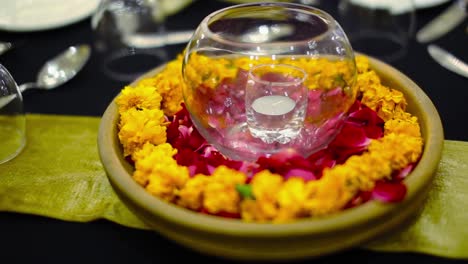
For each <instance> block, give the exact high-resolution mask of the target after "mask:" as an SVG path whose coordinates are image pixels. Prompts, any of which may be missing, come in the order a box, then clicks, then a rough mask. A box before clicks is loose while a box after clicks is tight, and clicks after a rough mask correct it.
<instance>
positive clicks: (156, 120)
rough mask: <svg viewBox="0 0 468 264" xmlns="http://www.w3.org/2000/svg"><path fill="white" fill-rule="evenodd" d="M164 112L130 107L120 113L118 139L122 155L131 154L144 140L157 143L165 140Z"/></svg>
mask: <svg viewBox="0 0 468 264" xmlns="http://www.w3.org/2000/svg"><path fill="white" fill-rule="evenodd" d="M164 121H165V119H164V113H163V112H162V111H161V110H159V109H142V110H137V109H135V108H131V109H129V110H128V111H126V112H123V113H121V115H120V123H119V127H120V130H119V133H118V136H119V139H120V142H121V143H122V145H123V148H124V156H128V155H131V154H132V153H133V152H135V150H137V149H139V148H141V147H142V146H143V145H144V144H145V143H146V142H150V143H152V144H154V145H159V144H162V143H165V142H166V127H165V126H164V125H163V124H164Z"/></svg>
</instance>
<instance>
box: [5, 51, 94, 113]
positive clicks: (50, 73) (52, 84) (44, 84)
mask: <svg viewBox="0 0 468 264" xmlns="http://www.w3.org/2000/svg"><path fill="white" fill-rule="evenodd" d="M90 54H91V48H90V46H89V45H86V44H83V45H78V46H71V47H69V48H68V49H66V50H65V51H63V52H62V53H60V54H59V55H57V56H56V57H54V58H52V59H51V60H49V61H47V62H46V63H45V64H44V66H42V68H41V70H40V71H39V73H38V75H37V78H36V82H30V83H24V84H21V85H20V86H18V88H19V90H20V92H21V93H23V92H24V91H25V90H27V89H30V88H38V89H45V90H50V89H54V88H57V87H58V86H60V85H62V84H64V83H65V82H67V81H69V80H70V79H71V78H73V77H74V76H75V75H76V74H77V73H78V72H79V71H80V70H81V69H82V68H83V66H84V65H85V64H86V62H87V61H88V59H89V56H90ZM15 97H16V94H12V95H9V96H5V97H1V98H0V109H1V108H2V107H4V106H5V105H7V104H9V103H10V102H11V101H12V100H13V99H15Z"/></svg>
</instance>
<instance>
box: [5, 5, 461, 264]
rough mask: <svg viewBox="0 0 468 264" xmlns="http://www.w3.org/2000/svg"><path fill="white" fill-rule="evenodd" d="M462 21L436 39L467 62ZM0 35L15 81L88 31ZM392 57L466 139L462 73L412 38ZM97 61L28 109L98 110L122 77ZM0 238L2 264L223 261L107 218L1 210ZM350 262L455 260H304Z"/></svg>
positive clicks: (426, 14) (342, 256)
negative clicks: (403, 52) (79, 219)
mask: <svg viewBox="0 0 468 264" xmlns="http://www.w3.org/2000/svg"><path fill="white" fill-rule="evenodd" d="M226 5H227V4H226V3H223V2H218V1H201V0H199V1H196V2H194V3H193V4H192V5H191V6H189V7H188V8H186V9H184V10H183V11H181V12H179V13H178V14H175V15H173V16H170V17H169V18H168V19H167V28H168V29H169V30H182V29H194V28H196V26H197V25H198V24H199V22H200V21H201V20H202V19H203V17H205V16H206V15H207V14H209V13H211V12H212V11H214V10H217V9H219V8H221V7H224V6H226ZM447 6H448V3H447V4H443V5H440V6H436V7H432V8H427V9H421V10H418V11H417V25H418V28H420V27H421V26H422V25H424V24H425V23H427V22H428V21H429V20H430V19H431V18H433V17H435V16H436V15H437V14H438V13H439V12H441V11H442V10H443V9H444V8H446V7H447ZM0 8H1V5H0ZM466 27H467V24H466V22H465V23H462V25H460V26H458V27H457V28H456V29H455V30H453V31H452V32H450V33H449V34H447V35H445V36H444V37H442V38H440V39H438V40H437V41H435V43H437V44H439V45H440V46H443V47H445V48H446V49H448V50H450V51H452V52H453V53H454V54H456V55H457V56H459V57H460V58H463V59H464V60H465V61H468V49H467V47H468V46H467V40H468V34H467V32H466ZM1 40H3V41H12V42H13V43H14V45H15V48H14V49H13V50H11V51H9V52H7V53H6V54H4V55H2V56H0V63H2V64H3V65H4V66H5V67H6V68H7V69H8V70H9V71H10V73H11V74H12V75H13V76H14V78H15V79H16V81H17V83H18V84H21V83H24V82H30V81H33V80H35V78H36V74H37V72H38V70H39V68H40V67H41V66H42V64H43V62H44V61H46V60H47V59H49V58H50V57H52V56H53V55H55V54H57V53H58V52H60V51H61V50H63V49H64V48H65V47H67V46H69V45H73V44H77V43H88V44H92V43H93V35H92V31H91V25H90V19H89V18H88V19H86V20H83V21H81V22H78V23H76V24H73V25H70V26H66V27H63V28H59V29H54V30H47V31H40V32H32V33H14V32H7V31H0V41H1ZM183 49H184V45H174V46H170V47H168V48H167V50H168V52H169V54H170V55H169V56H170V57H171V58H173V57H175V56H176V55H177V54H178V53H180V52H181V51H182V50H183ZM391 64H392V65H393V66H395V67H396V68H397V69H399V70H400V71H402V72H403V73H405V74H406V75H407V76H408V77H409V78H411V79H412V80H414V81H415V82H416V83H417V84H419V86H420V87H421V88H422V89H423V90H424V92H426V93H427V95H428V96H429V97H430V98H431V100H432V101H433V102H434V104H435V106H436V108H437V109H438V111H439V114H440V116H441V118H442V122H443V125H444V130H445V138H446V139H452V140H464V141H467V140H468V122H467V116H468V107H467V105H468V104H467V101H468V85H467V84H468V80H467V79H466V78H463V77H461V76H458V75H456V74H454V73H452V72H449V71H447V70H445V69H444V68H442V67H441V66H439V65H438V64H436V63H435V62H434V61H433V60H432V59H431V58H430V57H429V55H428V53H427V51H426V45H422V44H419V43H417V42H416V41H415V40H412V41H411V43H410V46H409V49H408V53H407V56H405V57H404V58H402V59H399V60H397V61H394V62H392V63H391ZM99 65H100V64H99V61H98V58H97V57H96V56H92V57H91V60H90V61H89V63H88V64H87V65H86V66H85V68H84V69H83V71H82V72H80V73H79V74H78V75H77V76H76V77H75V78H74V79H72V80H71V81H70V82H69V83H67V84H65V85H63V86H62V87H60V88H58V89H55V90H51V91H41V90H31V91H27V92H26V93H25V96H24V103H25V110H26V112H29V113H47V114H62V115H90V116H101V115H102V114H103V112H104V110H105V108H106V107H107V105H108V104H109V103H110V102H111V100H112V99H113V97H114V96H115V95H117V93H118V92H119V91H120V90H121V88H122V87H123V85H125V83H123V82H119V81H115V80H112V79H110V78H109V77H107V76H105V75H104V74H102V73H101V71H100V68H99ZM155 66H156V65H155ZM0 174H1V172H0ZM0 176H1V175H0ZM0 198H1V196H0ZM0 241H1V249H0V252H1V253H0V262H1V263H33V262H37V263H169V262H182V261H190V262H193V261H196V262H197V263H198V261H201V262H202V263H206V262H208V263H211V262H216V263H218V262H228V261H226V260H220V259H216V258H213V257H209V256H205V255H201V254H199V253H196V252H193V251H191V250H188V249H186V248H184V247H181V246H179V245H178V244H175V243H174V242H172V241H170V240H168V239H166V238H164V237H162V236H160V235H159V234H157V233H153V232H149V231H141V230H135V229H130V228H126V227H122V226H119V225H117V224H114V223H111V222H108V221H95V222H91V223H73V222H64V221H59V220H55V219H49V218H44V217H39V216H31V215H23V214H16V213H6V212H2V213H0ZM349 261H351V262H354V261H357V262H359V263H363V262H367V263H397V262H400V261H404V262H405V263H411V262H418V263H451V262H457V261H456V260H452V259H446V258H440V257H434V256H430V255H423V254H414V253H381V252H371V251H367V250H362V249H352V250H348V251H345V252H342V253H339V254H335V255H332V256H327V257H323V258H319V259H315V260H310V261H309V262H318V263H321V262H323V263H343V262H349Z"/></svg>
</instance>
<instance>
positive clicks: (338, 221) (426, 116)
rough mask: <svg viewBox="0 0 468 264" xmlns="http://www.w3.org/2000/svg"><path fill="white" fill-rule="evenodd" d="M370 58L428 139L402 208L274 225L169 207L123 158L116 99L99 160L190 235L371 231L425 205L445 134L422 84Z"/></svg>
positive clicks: (374, 206) (120, 185)
mask: <svg viewBox="0 0 468 264" xmlns="http://www.w3.org/2000/svg"><path fill="white" fill-rule="evenodd" d="M367 57H368V58H369V62H370V65H371V68H373V69H374V70H375V71H376V72H377V73H378V74H379V76H380V77H381V79H382V80H386V81H385V82H384V83H386V84H388V83H391V84H392V85H391V86H390V87H399V90H401V91H402V92H403V93H404V94H405V97H406V99H407V101H408V109H407V110H408V111H409V112H412V113H413V114H415V115H417V116H418V120H419V122H420V125H421V130H422V133H423V137H424V150H423V154H422V157H421V159H420V161H419V163H418V164H417V166H416V167H415V168H414V170H413V171H412V172H411V174H410V175H408V177H407V178H406V179H405V180H404V183H405V185H406V186H407V188H408V190H407V194H406V197H405V199H404V200H403V201H401V202H399V203H388V204H384V203H381V202H379V201H369V202H367V203H365V204H362V205H360V206H357V207H354V208H349V209H346V210H343V211H340V212H338V213H336V214H333V215H329V216H326V217H321V218H313V217H312V218H305V219H299V220H297V221H294V222H290V223H282V224H272V223H248V222H243V221H242V220H239V219H228V218H222V217H218V216H211V215H205V214H200V213H197V212H194V211H191V210H188V209H186V208H182V207H180V206H178V205H175V204H171V203H168V202H165V201H163V200H161V199H159V198H157V197H154V196H152V195H150V194H149V193H147V192H146V191H145V190H144V188H143V187H141V186H140V185H139V184H137V183H136V182H135V181H134V180H133V178H132V177H131V174H130V173H129V170H130V168H131V166H130V164H128V162H126V161H125V159H124V158H123V157H122V150H121V146H120V143H119V141H118V138H117V124H118V119H119V115H118V111H117V107H116V105H115V102H114V100H115V99H114V100H113V101H112V102H111V104H109V106H108V108H107V109H106V111H105V113H104V115H103V117H102V120H101V123H100V127H99V134H98V148H99V155H100V158H101V161H102V163H103V166H104V168H105V170H106V172H107V174H108V178H109V180H110V181H111V183H112V185H113V187H114V188H117V189H118V190H120V191H121V192H122V193H124V195H125V196H126V198H127V199H129V200H131V201H132V202H133V203H135V204H136V205H138V206H139V207H141V208H142V209H144V210H146V211H147V212H151V213H152V214H154V215H157V216H159V217H161V218H163V219H164V220H166V221H169V222H172V223H173V224H178V225H181V226H184V227H186V228H189V229H195V230H199V231H204V232H208V233H213V234H224V235H230V236H233V237H249V236H250V237H265V238H269V237H271V238H273V237H281V236H285V235H288V236H291V235H304V234H307V235H319V234H320V235H323V234H327V233H331V232H338V231H340V230H346V229H349V228H354V227H358V226H363V225H364V226H365V225H368V224H369V223H371V222H372V221H373V220H376V219H381V218H382V217H389V216H391V215H392V214H394V213H398V210H403V209H404V208H406V207H407V206H408V204H411V203H412V202H414V201H418V200H419V201H420V200H421V197H420V196H421V193H424V195H426V194H427V190H428V188H429V186H430V184H431V183H432V179H433V176H434V174H435V171H436V169H437V167H438V164H439V161H440V158H441V155H442V147H443V139H444V135H443V128H442V123H441V120H440V117H439V114H438V112H437V110H436V108H435V107H434V105H433V103H432V102H431V100H430V99H429V98H428V97H427V95H426V94H425V93H424V92H423V91H422V90H421V88H419V87H418V85H417V84H416V83H414V82H413V81H412V80H410V79H409V78H408V77H407V76H405V75H404V74H403V73H401V72H400V71H398V70H396V69H395V68H393V67H392V66H390V65H388V64H386V63H384V62H381V61H379V60H377V59H375V58H372V57H369V56H367ZM162 68H163V66H161V67H159V68H157V69H155V70H153V71H151V72H149V73H147V74H145V75H143V76H142V77H141V78H144V77H147V76H152V75H154V74H155V73H157V72H159V71H161V69H162ZM141 78H140V79H141ZM134 83H135V82H134ZM419 110H420V112H419V113H418V112H417V111H419Z"/></svg>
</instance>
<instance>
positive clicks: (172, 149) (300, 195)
mask: <svg viewBox="0 0 468 264" xmlns="http://www.w3.org/2000/svg"><path fill="white" fill-rule="evenodd" d="M243 63H245V62H243ZM181 64H182V62H181V57H179V58H178V59H177V60H174V61H172V62H170V63H169V64H168V65H167V66H166V68H165V69H164V70H162V71H161V72H160V73H159V74H157V75H155V76H152V77H149V78H144V79H142V80H140V81H139V82H137V83H136V85H134V86H128V87H126V88H125V89H123V91H122V93H121V94H120V95H119V96H118V97H117V98H116V103H117V105H118V109H119V114H120V122H119V131H118V137H119V140H120V142H121V144H122V146H123V153H124V156H126V157H128V159H129V161H130V162H131V163H132V164H134V167H135V171H134V172H133V179H134V180H135V181H136V182H137V183H138V184H140V185H141V186H142V187H144V188H145V189H146V191H147V192H149V193H150V194H152V195H154V196H156V197H159V198H161V199H163V200H165V201H168V202H171V203H174V204H177V205H179V206H182V207H185V208H188V209H190V210H194V211H197V212H200V213H205V214H212V215H218V216H223V217H231V218H241V219H243V220H244V221H250V222H252V221H254V222H270V221H272V222H287V221H292V220H297V219H299V218H305V217H317V216H324V215H328V214H333V213H336V212H339V211H342V210H345V209H347V208H350V207H354V206H357V205H360V204H362V203H364V202H366V201H368V200H372V199H378V200H380V201H384V202H398V201H401V200H402V199H403V198H404V197H405V194H406V187H405V185H404V184H403V183H402V180H403V179H404V178H405V177H406V176H407V175H408V174H409V173H410V172H411V170H412V168H414V166H415V165H416V164H417V162H418V160H419V158H420V156H421V153H422V150H423V138H422V136H421V132H420V127H419V123H418V119H417V117H415V116H413V115H412V114H410V113H408V112H406V106H407V102H406V100H405V97H404V95H403V93H402V92H400V91H398V90H394V89H390V88H388V87H386V86H384V85H383V84H382V83H381V81H380V79H379V76H378V75H377V74H376V73H375V72H374V71H373V70H371V69H370V68H369V63H368V59H367V58H366V57H364V56H360V57H358V58H357V68H358V77H357V84H356V85H357V86H358V87H359V94H358V97H357V98H358V99H357V100H356V101H355V103H354V105H353V106H352V107H351V109H350V110H349V114H348V117H347V119H346V121H345V123H344V126H343V128H342V129H341V131H340V133H339V134H338V136H337V137H336V138H335V139H334V140H333V141H332V142H331V143H330V144H329V145H328V147H327V148H325V149H322V150H320V151H318V152H316V153H314V154H312V155H310V156H308V157H303V156H302V155H300V154H299V153H297V152H295V151H294V149H287V150H285V151H282V152H278V153H275V154H273V155H270V156H262V157H260V158H258V159H257V160H256V161H253V162H252V161H242V160H232V159H229V158H227V157H225V156H224V155H223V154H221V153H220V152H219V151H218V150H217V149H216V148H215V147H214V146H212V145H211V144H209V143H208V142H207V141H206V140H205V139H204V138H203V137H202V136H201V135H200V133H199V132H198V131H197V129H196V128H195V127H194V126H193V123H192V121H191V119H190V115H189V114H188V112H187V110H186V109H185V107H184V104H183V103H182V101H183V100H182V96H181V93H182V86H183V83H182V81H181V77H180V67H181ZM327 69H332V68H330V67H329V65H328V62H326V61H323V62H320V61H318V62H317V63H316V67H315V70H317V71H322V74H324V75H326V74H328V73H327ZM225 70H226V71H232V69H229V68H227V69H225ZM219 71H221V72H222V71H223V70H222V69H219ZM310 92H311V93H312V92H313V90H311V91H310ZM395 146H398V147H395Z"/></svg>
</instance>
